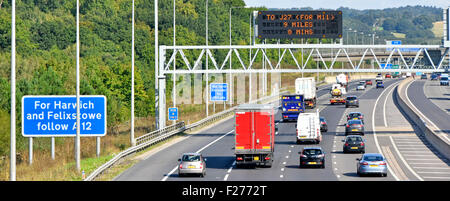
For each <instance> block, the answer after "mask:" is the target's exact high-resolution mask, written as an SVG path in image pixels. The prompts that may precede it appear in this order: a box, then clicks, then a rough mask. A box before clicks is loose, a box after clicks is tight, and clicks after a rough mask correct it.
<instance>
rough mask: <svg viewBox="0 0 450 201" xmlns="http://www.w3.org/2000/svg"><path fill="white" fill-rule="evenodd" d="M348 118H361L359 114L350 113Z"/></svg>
mask: <svg viewBox="0 0 450 201" xmlns="http://www.w3.org/2000/svg"><path fill="white" fill-rule="evenodd" d="M348 116H350V118H353V117H359V116H361V114H359V113H350V114H349V115H348Z"/></svg>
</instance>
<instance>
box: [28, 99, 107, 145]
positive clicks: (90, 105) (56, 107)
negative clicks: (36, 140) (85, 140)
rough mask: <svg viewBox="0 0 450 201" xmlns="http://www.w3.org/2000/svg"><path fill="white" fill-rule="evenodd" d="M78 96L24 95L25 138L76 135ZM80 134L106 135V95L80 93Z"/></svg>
mask: <svg viewBox="0 0 450 201" xmlns="http://www.w3.org/2000/svg"><path fill="white" fill-rule="evenodd" d="M76 102H77V98H76V96H24V97H23V98H22V135H23V136H24V137H74V136H76V133H77V110H76V105H77V104H76ZM80 125H81V126H80V136H82V137H91V136H92V137H94V136H105V135H106V125H107V124H106V97H105V96H80Z"/></svg>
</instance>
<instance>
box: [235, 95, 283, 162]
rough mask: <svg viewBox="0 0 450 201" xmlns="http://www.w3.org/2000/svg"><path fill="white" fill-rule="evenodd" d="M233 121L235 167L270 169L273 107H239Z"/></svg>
mask: <svg viewBox="0 0 450 201" xmlns="http://www.w3.org/2000/svg"><path fill="white" fill-rule="evenodd" d="M235 121H236V123H235V133H236V135H235V155H236V166H237V167H241V166H242V165H254V166H256V165H264V166H266V167H271V166H272V163H273V153H274V146H275V131H276V128H275V111H274V107H273V105H267V104H243V105H240V106H238V107H237V109H236V113H235Z"/></svg>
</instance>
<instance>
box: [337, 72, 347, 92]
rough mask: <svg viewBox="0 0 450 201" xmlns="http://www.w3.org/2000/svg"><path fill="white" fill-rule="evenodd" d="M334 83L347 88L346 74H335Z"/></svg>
mask: <svg viewBox="0 0 450 201" xmlns="http://www.w3.org/2000/svg"><path fill="white" fill-rule="evenodd" d="M336 83H338V84H340V85H341V86H342V87H344V88H345V89H347V85H348V76H347V75H346V74H343V73H341V74H339V75H337V76H336Z"/></svg>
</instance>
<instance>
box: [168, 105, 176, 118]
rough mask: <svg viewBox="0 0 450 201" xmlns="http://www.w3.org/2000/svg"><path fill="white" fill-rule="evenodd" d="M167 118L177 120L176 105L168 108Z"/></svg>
mask: <svg viewBox="0 0 450 201" xmlns="http://www.w3.org/2000/svg"><path fill="white" fill-rule="evenodd" d="M169 120H170V121H177V120H178V108H176V107H171V108H169Z"/></svg>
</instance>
